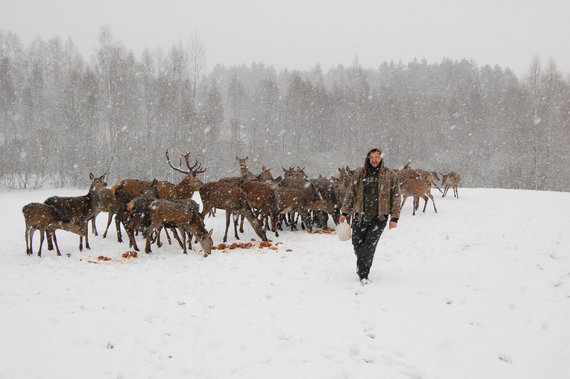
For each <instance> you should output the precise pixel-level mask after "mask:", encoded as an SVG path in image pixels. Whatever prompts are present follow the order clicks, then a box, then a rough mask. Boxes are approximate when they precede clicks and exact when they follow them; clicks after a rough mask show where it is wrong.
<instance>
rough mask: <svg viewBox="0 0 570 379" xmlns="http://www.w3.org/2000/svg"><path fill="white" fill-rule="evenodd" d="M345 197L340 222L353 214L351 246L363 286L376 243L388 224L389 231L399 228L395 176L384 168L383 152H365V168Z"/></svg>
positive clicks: (396, 176)
mask: <svg viewBox="0 0 570 379" xmlns="http://www.w3.org/2000/svg"><path fill="white" fill-rule="evenodd" d="M352 179H353V180H352V181H351V184H350V187H349V189H348V192H347V193H346V196H345V198H344V201H343V204H342V207H341V213H342V215H341V216H340V222H344V221H346V218H347V216H348V215H349V214H351V213H354V218H353V221H352V225H351V226H352V245H353V246H354V253H355V254H356V267H357V274H358V276H359V278H360V281H361V282H362V283H363V284H366V283H368V274H369V273H370V267H372V260H373V259H374V253H375V252H376V246H377V245H378V240H379V239H380V236H381V235H382V232H383V231H384V228H385V227H386V224H387V223H388V219H390V221H389V228H390V229H393V228H395V227H397V226H398V219H399V217H400V208H401V196H400V183H399V181H398V175H397V174H396V173H395V172H394V171H392V170H390V169H389V168H387V167H384V160H383V158H382V149H381V148H380V147H373V148H371V149H370V150H368V154H366V159H365V160H364V167H362V168H360V169H358V170H357V171H356V172H355V173H354V176H353V178H352Z"/></svg>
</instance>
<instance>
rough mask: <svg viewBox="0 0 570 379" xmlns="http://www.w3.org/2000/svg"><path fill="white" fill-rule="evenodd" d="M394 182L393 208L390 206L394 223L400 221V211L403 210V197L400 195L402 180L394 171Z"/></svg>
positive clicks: (392, 187) (392, 189) (392, 191)
mask: <svg viewBox="0 0 570 379" xmlns="http://www.w3.org/2000/svg"><path fill="white" fill-rule="evenodd" d="M391 176H392V180H391V189H390V195H391V206H390V215H391V219H392V220H393V221H398V219H399V218H400V209H401V208H402V196H401V195H400V179H399V178H398V174H396V173H395V172H393V171H392V174H391Z"/></svg>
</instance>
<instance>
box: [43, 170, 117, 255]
mask: <svg viewBox="0 0 570 379" xmlns="http://www.w3.org/2000/svg"><path fill="white" fill-rule="evenodd" d="M89 179H91V185H90V186H89V192H87V194H86V195H83V196H74V197H60V196H52V197H50V198H47V199H46V200H45V201H44V204H47V205H50V206H52V207H53V208H54V209H55V210H56V212H57V213H59V214H60V215H62V216H64V217H67V218H69V219H70V220H71V221H72V222H74V223H76V224H77V225H79V226H80V227H81V228H82V230H83V232H82V233H78V234H79V250H80V251H82V250H83V237H85V247H86V248H87V249H91V247H90V246H89V238H88V231H87V230H88V223H89V220H91V218H92V217H93V216H94V215H95V213H94V211H93V197H94V196H95V194H96V193H99V192H100V191H101V190H102V189H103V188H105V187H106V186H107V183H105V182H104V181H103V179H102V177H99V178H96V177H95V176H94V175H93V174H92V173H90V174H89ZM47 238H48V249H49V250H51V249H53V247H52V243H51V236H50V235H48V236H47ZM50 247H51V248H50Z"/></svg>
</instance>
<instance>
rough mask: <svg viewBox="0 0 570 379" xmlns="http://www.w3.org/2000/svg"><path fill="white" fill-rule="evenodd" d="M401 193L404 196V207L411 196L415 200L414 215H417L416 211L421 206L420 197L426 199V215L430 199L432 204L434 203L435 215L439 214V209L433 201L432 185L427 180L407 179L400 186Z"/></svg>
mask: <svg viewBox="0 0 570 379" xmlns="http://www.w3.org/2000/svg"><path fill="white" fill-rule="evenodd" d="M400 192H401V194H402V198H403V201H402V207H403V206H404V204H405V203H406V199H407V198H408V197H409V196H413V198H414V200H413V205H412V207H413V212H412V215H415V214H416V209H417V208H418V206H419V203H420V197H421V198H422V199H424V201H425V203H424V209H423V212H424V213H425V211H426V207H427V202H428V198H430V199H431V201H432V203H433V209H434V211H435V213H437V208H436V207H435V201H434V199H433V196H432V194H431V183H430V182H429V181H428V180H425V179H421V178H418V179H407V180H406V181H405V182H403V183H401V184H400Z"/></svg>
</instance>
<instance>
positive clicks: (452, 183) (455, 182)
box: [441, 171, 461, 199]
mask: <svg viewBox="0 0 570 379" xmlns="http://www.w3.org/2000/svg"><path fill="white" fill-rule="evenodd" d="M459 182H461V175H459V174H458V173H457V172H455V171H451V172H450V173H449V174H447V175H445V174H441V185H442V186H444V187H445V188H444V189H443V195H441V197H445V195H447V191H448V190H449V187H453V196H454V197H457V198H458V199H459V192H457V186H459Z"/></svg>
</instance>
